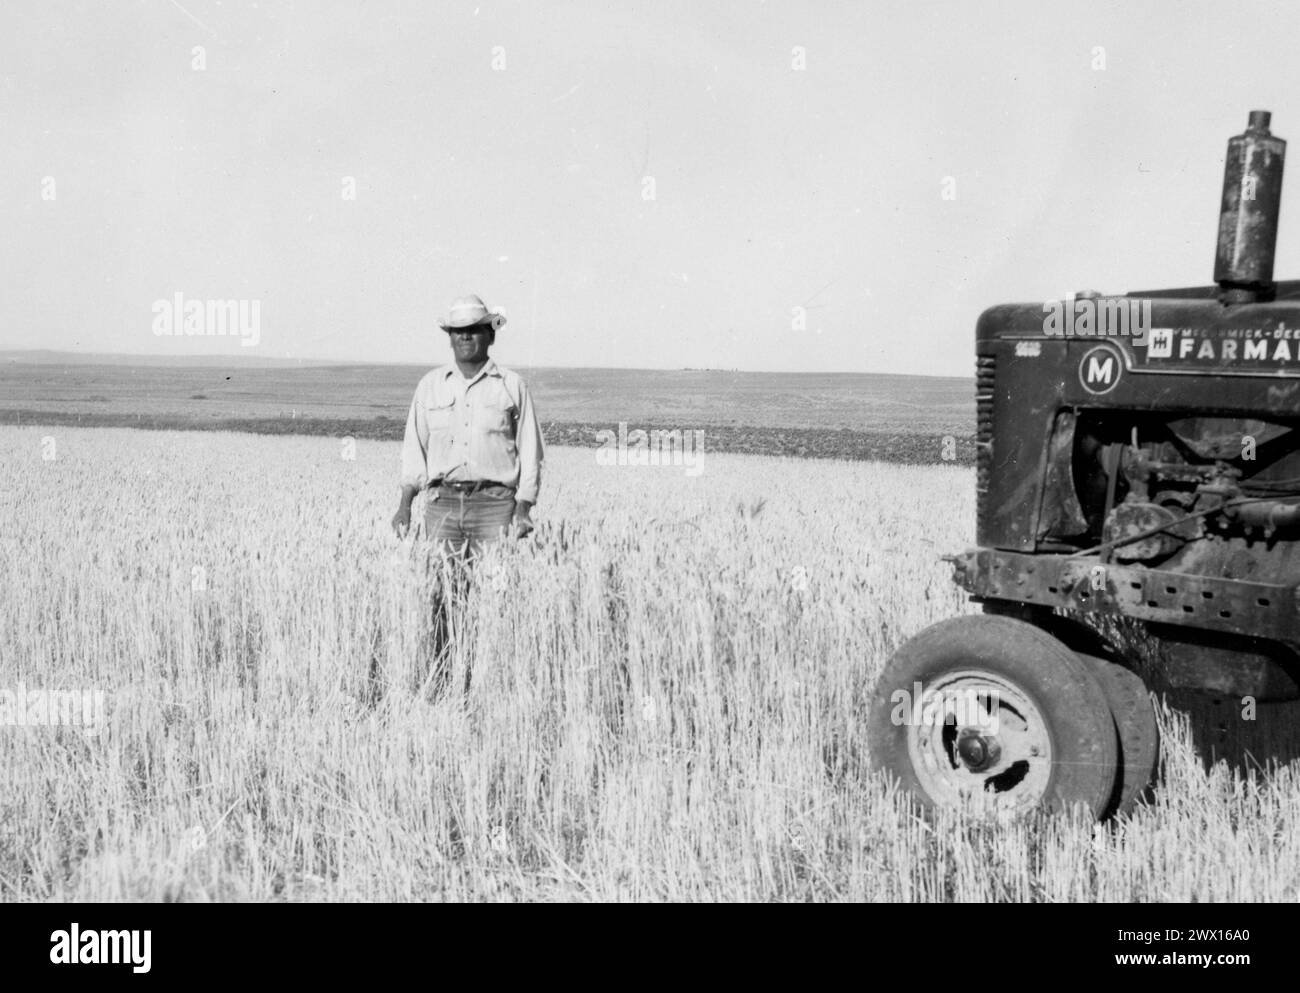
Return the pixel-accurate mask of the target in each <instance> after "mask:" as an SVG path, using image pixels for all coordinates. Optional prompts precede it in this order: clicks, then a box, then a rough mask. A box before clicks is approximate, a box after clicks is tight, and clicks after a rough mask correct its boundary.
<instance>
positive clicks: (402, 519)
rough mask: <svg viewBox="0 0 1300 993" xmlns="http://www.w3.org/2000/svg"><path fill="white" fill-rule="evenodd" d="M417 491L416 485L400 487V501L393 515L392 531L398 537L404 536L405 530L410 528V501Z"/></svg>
mask: <svg viewBox="0 0 1300 993" xmlns="http://www.w3.org/2000/svg"><path fill="white" fill-rule="evenodd" d="M417 492H419V488H418V487H415V486H403V487H402V502H401V503H399V504H398V505H397V513H396V514H394V515H393V533H394V534H395V535H397V537H399V538H405V537H406V532H407V531H409V530H410V528H411V501H412V500H414V499H415V494H416V493H417Z"/></svg>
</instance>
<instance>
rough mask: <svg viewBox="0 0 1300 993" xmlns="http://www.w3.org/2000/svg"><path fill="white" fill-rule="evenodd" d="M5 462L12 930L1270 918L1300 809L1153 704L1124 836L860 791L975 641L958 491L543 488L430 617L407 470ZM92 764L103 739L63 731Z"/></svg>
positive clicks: (152, 435)
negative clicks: (442, 664)
mask: <svg viewBox="0 0 1300 993" xmlns="http://www.w3.org/2000/svg"><path fill="white" fill-rule="evenodd" d="M347 452H348V448H347V447H346V446H344V445H342V444H341V443H340V440H339V439H329V438H291V439H284V438H267V437H252V436H242V435H234V434H219V433H213V434H186V433H174V432H132V431H129V430H92V429H86V430H77V429H65V428H58V429H53V428H21V429H19V428H6V429H3V430H0V456H2V457H3V465H4V466H5V470H4V475H3V478H0V510H2V512H3V520H4V530H3V534H2V536H0V583H2V584H3V590H4V600H3V604H2V605H0V689H2V688H6V687H7V688H13V687H15V686H17V685H20V684H21V685H23V686H25V687H26V688H28V689H29V690H30V689H35V688H40V689H44V690H47V691H48V690H75V691H81V692H84V691H89V690H93V691H96V692H100V693H102V696H103V699H104V701H105V717H104V720H103V722H102V726H99V727H96V728H93V729H91V728H85V727H77V726H63V727H49V726H18V725H10V726H2V725H0V770H2V771H0V776H2V777H3V778H2V780H0V788H2V789H3V795H4V801H3V805H0V898H3V899H4V900H7V901H15V900H165V901H180V900H185V901H209V900H256V901H265V900H286V901H302V900H367V901H369V900H596V901H616V900H755V901H757V900H762V901H767V900H854V901H858V900H862V901H933V900H1008V901H1049V902H1050V901H1081V900H1106V901H1131V900H1144V901H1146V900H1203V901H1221V900H1248V901H1249V900H1261V901H1262V900H1295V899H1297V898H1298V897H1300V831H1298V830H1297V828H1296V825H1297V824H1298V823H1300V816H1297V815H1298V814H1300V778H1298V776H1297V771H1298V767H1297V765H1296V764H1295V763H1290V764H1281V765H1276V766H1272V767H1259V768H1255V767H1248V768H1242V767H1240V766H1234V765H1232V764H1230V763H1228V762H1225V761H1217V762H1207V761H1206V760H1205V756H1204V754H1203V749H1201V750H1199V751H1198V745H1197V743H1196V742H1197V739H1196V735H1195V734H1194V729H1193V727H1192V724H1191V721H1190V719H1189V718H1188V716H1187V715H1186V714H1185V713H1183V712H1181V711H1177V710H1174V709H1171V708H1170V707H1169V706H1168V705H1167V704H1165V703H1161V705H1160V718H1161V725H1162V731H1163V733H1164V744H1163V754H1162V760H1161V773H1162V779H1163V782H1162V785H1161V788H1160V789H1159V791H1158V792H1157V793H1156V794H1155V798H1154V800H1153V801H1152V802H1151V803H1150V804H1146V805H1143V806H1141V807H1140V808H1139V809H1138V811H1137V812H1136V813H1135V814H1134V815H1133V816H1132V817H1130V818H1127V819H1124V820H1120V821H1117V822H1113V823H1110V824H1107V825H1103V826H1101V827H1096V826H1094V825H1093V824H1091V823H1088V822H1086V821H1083V820H1079V819H1074V818H1070V817H1055V818H1049V817H1040V818H1037V819H1033V820H1029V821H1025V822H1021V823H1017V824H1011V825H990V824H988V823H984V822H978V821H974V820H969V819H966V818H963V817H960V816H956V815H944V816H941V817H940V818H938V819H937V820H935V821H933V822H927V821H925V820H924V819H921V818H919V817H917V816H916V814H915V812H914V811H913V810H912V808H911V806H910V804H909V803H907V802H906V800H905V799H904V798H902V797H900V796H897V795H895V793H894V791H893V790H892V788H891V787H890V786H889V785H887V784H885V783H883V782H880V781H878V780H877V779H875V778H873V777H872V776H871V775H869V774H868V773H867V771H866V768H865V756H864V754H863V748H862V742H863V739H864V737H865V734H864V727H863V725H862V715H863V713H864V710H865V707H866V702H867V700H868V697H869V694H870V692H871V688H872V683H873V680H874V678H875V676H876V675H877V674H878V673H879V671H880V669H881V668H882V666H883V665H884V663H885V661H886V659H887V658H888V656H889V654H890V653H891V652H892V651H893V649H894V648H896V647H897V646H898V645H899V644H900V643H901V641H902V640H904V639H906V638H907V637H908V636H910V635H911V634H913V633H915V632H917V631H919V630H920V629H921V628H923V627H924V626H926V625H927V624H929V623H932V622H934V621H937V620H940V619H942V618H945V617H950V616H953V615H956V614H960V613H963V612H972V611H973V609H974V608H972V607H971V606H969V605H968V604H966V603H965V601H964V596H963V595H962V594H960V592H959V591H957V590H956V588H955V587H953V586H952V584H951V583H950V582H949V570H948V567H947V566H946V565H945V564H944V563H943V562H941V561H940V560H939V558H938V557H939V556H940V555H941V554H944V553H947V552H952V551H958V550H961V549H962V548H964V547H966V546H968V545H969V544H970V543H971V542H972V539H973V516H974V508H973V492H972V489H973V486H972V484H973V474H972V472H971V471H970V470H968V469H963V468H952V467H943V466H935V467H901V466H892V465H883V464H870V463H844V462H829V461H828V462H811V461H800V460H792V459H773V458H761V457H755V456H726V455H713V454H711V453H707V452H706V457H705V461H704V470H703V472H702V473H701V474H700V475H698V476H690V475H687V474H686V473H685V472H684V471H683V470H682V468H680V467H678V468H674V467H626V468H620V467H617V466H599V465H597V463H596V459H595V453H594V452H593V451H588V450H581V449H562V448H554V449H551V450H550V451H549V452H548V458H547V465H546V472H545V476H544V485H543V497H542V503H541V506H540V507H539V510H538V513H537V515H536V516H537V518H538V520H539V529H538V532H537V534H536V535H535V536H534V538H533V539H530V540H527V541H523V542H519V543H513V544H509V545H505V544H503V545H499V546H496V547H495V548H493V549H492V551H491V552H490V554H489V555H488V556H487V557H486V558H485V559H484V560H483V561H482V562H481V563H480V565H479V567H478V569H477V570H476V572H475V574H474V577H473V585H472V586H471V589H470V595H469V596H468V597H467V598H466V599H465V600H464V601H463V602H461V603H460V604H458V605H457V606H455V607H454V608H453V611H452V617H451V624H452V630H453V642H452V657H451V678H450V679H449V680H447V681H443V682H440V681H438V680H435V679H432V678H431V675H430V673H431V672H432V671H433V670H431V668H430V659H431V649H430V628H431V623H432V620H431V619H432V616H433V609H434V606H433V605H435V604H437V603H440V602H444V601H442V600H441V599H440V591H441V590H442V589H443V587H444V582H445V576H444V574H443V571H442V569H441V568H440V566H439V563H438V562H437V560H436V559H434V558H433V557H431V555H430V553H429V549H428V547H427V545H426V544H425V543H424V542H421V541H419V540H416V539H408V540H407V541H405V542H400V541H398V540H397V539H396V538H394V537H393V536H392V534H391V532H390V531H389V530H388V519H389V518H390V516H391V515H392V512H393V510H394V508H395V504H396V495H397V487H396V459H397V446H396V445H394V444H391V443H381V442H366V441H359V442H356V444H355V458H351V459H350V458H345V457H344V455H345V454H346V453H347ZM90 730H94V731H96V732H97V733H87V732H88V731H90Z"/></svg>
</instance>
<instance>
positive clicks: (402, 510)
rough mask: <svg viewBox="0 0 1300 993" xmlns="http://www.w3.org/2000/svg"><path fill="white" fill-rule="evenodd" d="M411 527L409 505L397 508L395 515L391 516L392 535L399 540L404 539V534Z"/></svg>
mask: <svg viewBox="0 0 1300 993" xmlns="http://www.w3.org/2000/svg"><path fill="white" fill-rule="evenodd" d="M410 526H411V505H410V504H409V503H404V504H402V506H400V507H398V508H397V513H396V514H394V515H393V533H394V534H395V535H397V537H399V538H405V537H406V532H407V530H408V529H409V528H410Z"/></svg>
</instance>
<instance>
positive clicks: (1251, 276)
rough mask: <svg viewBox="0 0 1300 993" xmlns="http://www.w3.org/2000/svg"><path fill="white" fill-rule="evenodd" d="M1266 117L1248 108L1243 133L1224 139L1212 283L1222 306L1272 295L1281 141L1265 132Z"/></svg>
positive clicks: (1283, 147)
mask: <svg viewBox="0 0 1300 993" xmlns="http://www.w3.org/2000/svg"><path fill="white" fill-rule="evenodd" d="M1271 118H1272V115H1271V114H1270V113H1269V112H1268V111H1267V110H1252V111H1251V112H1250V122H1249V124H1248V125H1247V126H1246V130H1245V132H1244V133H1243V134H1239V135H1237V136H1236V137H1235V138H1229V139H1228V155H1227V161H1226V162H1225V163H1224V167H1223V206H1222V207H1221V208H1220V212H1219V246H1218V252H1217V253H1216V255H1215V259H1214V281H1215V282H1216V283H1218V284H1219V287H1220V293H1219V299H1220V300H1222V301H1223V302H1224V303H1225V304H1233V303H1252V302H1254V301H1257V300H1271V299H1272V297H1273V292H1274V286H1273V255H1274V252H1275V250H1276V248H1277V218H1278V206H1279V204H1280V202H1281V199H1282V163H1283V159H1284V157H1285V156H1286V142H1285V141H1284V140H1282V139H1281V138H1278V137H1276V136H1274V135H1273V134H1272V133H1270V132H1269V130H1268V125H1269V121H1270V119H1271Z"/></svg>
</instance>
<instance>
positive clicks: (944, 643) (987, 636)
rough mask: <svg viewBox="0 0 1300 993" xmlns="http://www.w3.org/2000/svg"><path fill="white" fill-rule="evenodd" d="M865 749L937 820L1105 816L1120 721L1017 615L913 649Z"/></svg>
mask: <svg viewBox="0 0 1300 993" xmlns="http://www.w3.org/2000/svg"><path fill="white" fill-rule="evenodd" d="M918 684H919V696H920V698H921V699H920V700H916V699H914V694H916V693H917V685H918ZM939 715H942V717H940V716H939ZM867 747H868V752H869V755H870V763H871V765H872V767H873V768H874V769H876V770H878V771H880V772H883V773H885V774H887V775H888V776H890V777H892V778H893V779H895V780H897V781H898V782H899V783H900V784H901V785H902V786H903V788H905V789H906V790H907V791H909V792H910V793H911V794H912V795H914V796H915V797H916V798H917V800H918V801H919V802H920V803H921V804H922V806H923V807H925V808H928V809H930V810H934V809H936V808H941V807H954V808H955V807H964V808H974V809H977V810H980V811H984V812H989V813H996V814H998V815H999V816H1011V817H1017V816H1020V815H1023V814H1026V813H1028V812H1029V811H1030V810H1033V809H1036V808H1044V809H1047V810H1052V811H1064V810H1068V809H1070V808H1073V807H1075V806H1076V805H1079V804H1082V805H1083V807H1084V808H1086V809H1087V811H1088V812H1089V813H1090V814H1091V815H1092V816H1093V817H1096V818H1100V817H1102V816H1103V815H1104V814H1105V813H1106V811H1107V808H1108V806H1109V805H1110V804H1111V802H1112V799H1113V796H1114V793H1115V782H1116V775H1117V770H1116V765H1117V760H1118V753H1119V750H1118V743H1117V739H1116V733H1115V720H1114V718H1113V716H1112V714H1111V710H1110V706H1109V705H1108V703H1107V699H1106V694H1105V692H1104V691H1103V689H1102V687H1101V686H1100V685H1099V684H1098V682H1097V680H1096V678H1095V677H1094V676H1093V674H1092V671H1091V667H1090V666H1089V665H1088V663H1086V662H1084V661H1083V660H1082V659H1081V658H1080V657H1079V656H1078V655H1077V654H1076V653H1074V652H1073V651H1071V650H1070V649H1069V648H1067V647H1066V646H1065V645H1063V644H1062V643H1061V642H1060V641H1058V640H1057V639H1055V638H1053V637H1052V636H1051V635H1049V634H1046V633H1045V632H1043V631H1040V630H1039V629H1038V628H1036V627H1034V626H1033V625H1031V624H1027V623H1026V622H1024V621H1020V620H1015V619H1013V618H1010V617H1002V616H997V615H982V616H971V617H958V618H953V619H952V620H947V621H941V622H940V623H938V624H935V625H933V626H932V627H929V628H927V629H926V630H924V631H922V632H921V633H920V634H918V635H917V636H916V637H915V638H913V639H912V640H911V641H909V642H907V643H906V644H904V645H903V646H902V647H901V648H900V649H899V650H898V651H897V652H896V653H895V654H894V656H893V658H892V659H890V661H889V663H888V665H887V666H886V667H885V671H884V673H883V675H882V676H881V677H880V680H879V682H878V683H877V685H876V689H875V692H874V694H873V698H872V702H871V708H870V713H869V719H868V726H867Z"/></svg>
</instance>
